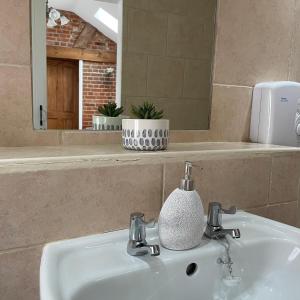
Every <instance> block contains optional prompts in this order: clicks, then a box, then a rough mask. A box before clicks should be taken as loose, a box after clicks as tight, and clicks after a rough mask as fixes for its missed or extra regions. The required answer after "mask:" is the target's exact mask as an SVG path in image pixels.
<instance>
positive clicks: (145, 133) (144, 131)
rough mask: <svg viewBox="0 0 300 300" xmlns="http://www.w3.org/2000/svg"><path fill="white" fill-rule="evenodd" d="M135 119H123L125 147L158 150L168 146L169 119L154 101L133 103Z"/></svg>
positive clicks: (132, 111) (132, 108)
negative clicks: (164, 117)
mask: <svg viewBox="0 0 300 300" xmlns="http://www.w3.org/2000/svg"><path fill="white" fill-rule="evenodd" d="M131 113H132V115H133V116H134V117H135V119H126V120H125V119H124V120H122V128H123V130H122V142H123V146H124V148H125V149H129V150H146V151H156V150H165V149H167V146H168V138H169V120H166V119H163V115H164V112H163V110H159V109H157V108H156V107H155V105H154V104H153V103H150V102H144V103H143V104H141V105H138V106H136V105H132V107H131Z"/></svg>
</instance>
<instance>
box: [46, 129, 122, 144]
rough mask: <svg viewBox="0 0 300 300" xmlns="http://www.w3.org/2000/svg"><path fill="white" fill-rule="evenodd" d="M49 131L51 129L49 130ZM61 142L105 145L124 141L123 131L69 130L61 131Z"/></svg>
mask: <svg viewBox="0 0 300 300" xmlns="http://www.w3.org/2000/svg"><path fill="white" fill-rule="evenodd" d="M47 132H49V131H47ZM60 133H61V143H62V144H63V145H65V146H69V145H105V144H108V145H109V144H120V143H121V141H122V137H121V132H120V131H115V132H99V131H82V130H67V131H60Z"/></svg>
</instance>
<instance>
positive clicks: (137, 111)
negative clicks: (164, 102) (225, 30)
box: [131, 102, 164, 120]
mask: <svg viewBox="0 0 300 300" xmlns="http://www.w3.org/2000/svg"><path fill="white" fill-rule="evenodd" d="M131 112H132V114H133V115H134V116H135V117H137V119H151V120H158V119H161V118H162V117H163V114H164V111H163V110H160V111H157V110H156V107H155V105H154V104H152V103H149V102H144V104H143V105H139V106H135V105H132V106H131Z"/></svg>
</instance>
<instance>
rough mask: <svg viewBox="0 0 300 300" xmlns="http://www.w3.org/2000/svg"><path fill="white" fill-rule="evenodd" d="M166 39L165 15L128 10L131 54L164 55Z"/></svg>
mask: <svg viewBox="0 0 300 300" xmlns="http://www.w3.org/2000/svg"><path fill="white" fill-rule="evenodd" d="M141 28H142V30H141ZM166 37H167V17H166V16H165V15H163V14H160V13H155V12H151V11H144V10H137V9H129V10H128V43H127V48H128V51H129V52H135V53H136V52H137V53H144V54H145V53H148V54H164V53H165V50H166Z"/></svg>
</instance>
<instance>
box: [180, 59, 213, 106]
mask: <svg viewBox="0 0 300 300" xmlns="http://www.w3.org/2000/svg"><path fill="white" fill-rule="evenodd" d="M211 69H212V65H211V61H210V60H199V61H197V60H186V61H185V68H184V87H183V97H187V98H206V99H207V101H208V102H209V101H210V100H209V99H210V98H211V95H210V93H211V80H210V78H209V76H208V74H210V73H211Z"/></svg>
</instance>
